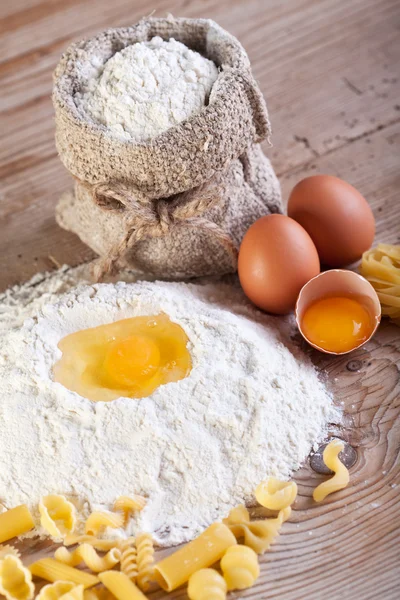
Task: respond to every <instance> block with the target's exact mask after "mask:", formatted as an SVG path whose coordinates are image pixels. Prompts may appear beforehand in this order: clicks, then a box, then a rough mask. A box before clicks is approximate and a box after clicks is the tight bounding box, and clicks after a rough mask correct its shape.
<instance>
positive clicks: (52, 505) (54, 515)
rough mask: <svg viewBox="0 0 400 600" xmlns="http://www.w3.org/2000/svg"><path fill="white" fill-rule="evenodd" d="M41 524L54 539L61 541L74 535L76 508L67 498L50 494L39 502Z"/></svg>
mask: <svg viewBox="0 0 400 600" xmlns="http://www.w3.org/2000/svg"><path fill="white" fill-rule="evenodd" d="M39 512H40V523H41V525H42V527H43V529H45V530H46V531H47V533H49V534H50V535H51V536H52V537H54V538H56V539H60V538H62V537H64V536H65V535H66V534H68V533H72V532H73V531H74V529H75V525H76V508H75V506H74V505H73V504H72V503H71V502H69V501H68V500H67V499H66V497H65V496H61V495H57V494H50V495H49V496H43V498H42V499H41V500H40V502H39Z"/></svg>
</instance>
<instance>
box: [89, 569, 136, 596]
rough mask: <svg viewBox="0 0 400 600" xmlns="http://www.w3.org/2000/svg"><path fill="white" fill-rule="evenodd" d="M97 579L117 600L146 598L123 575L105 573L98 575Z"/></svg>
mask: <svg viewBox="0 0 400 600" xmlns="http://www.w3.org/2000/svg"><path fill="white" fill-rule="evenodd" d="M99 578H100V581H101V582H102V583H103V584H104V585H105V586H106V588H107V589H108V590H110V592H111V593H112V594H113V595H114V596H115V597H116V598H117V600H146V596H145V595H144V594H143V593H142V592H141V591H140V590H139V588H137V587H136V585H135V584H134V583H133V581H131V580H130V579H129V577H127V576H126V575H125V573H119V572H118V571H105V572H104V573H100V575H99Z"/></svg>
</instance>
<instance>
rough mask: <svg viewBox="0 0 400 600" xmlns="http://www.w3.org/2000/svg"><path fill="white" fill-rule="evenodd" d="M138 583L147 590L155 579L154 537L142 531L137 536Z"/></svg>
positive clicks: (142, 588)
mask: <svg viewBox="0 0 400 600" xmlns="http://www.w3.org/2000/svg"><path fill="white" fill-rule="evenodd" d="M136 551H137V568H138V575H137V579H136V583H137V585H138V586H139V587H140V589H141V590H143V591H144V592H146V591H147V590H148V589H149V588H150V583H151V581H152V580H153V579H154V546H153V538H152V537H151V535H150V534H149V533H140V534H139V535H138V536H136Z"/></svg>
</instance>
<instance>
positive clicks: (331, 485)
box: [313, 440, 350, 502]
mask: <svg viewBox="0 0 400 600" xmlns="http://www.w3.org/2000/svg"><path fill="white" fill-rule="evenodd" d="M343 448H344V443H343V442H342V441H341V440H332V441H331V442H329V444H328V445H327V446H326V448H325V450H324V453H323V455H322V456H323V459H324V463H325V464H326V466H327V467H328V468H329V469H331V471H333V472H334V476H333V477H331V479H328V480H327V481H324V482H323V483H320V485H318V486H317V487H316V488H315V490H314V493H313V498H314V500H315V502H322V500H324V499H325V498H326V497H327V496H328V495H329V494H332V493H333V492H337V491H338V490H342V489H343V488H345V487H346V486H347V484H348V483H349V480H350V476H349V471H348V469H347V468H346V467H345V466H344V464H343V463H342V462H341V461H340V459H339V454H340V452H342V450H343Z"/></svg>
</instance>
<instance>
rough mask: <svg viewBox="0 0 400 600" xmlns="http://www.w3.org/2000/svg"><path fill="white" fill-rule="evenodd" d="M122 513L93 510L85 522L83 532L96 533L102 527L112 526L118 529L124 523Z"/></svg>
mask: <svg viewBox="0 0 400 600" xmlns="http://www.w3.org/2000/svg"><path fill="white" fill-rule="evenodd" d="M124 520H125V518H124V515H122V514H121V513H112V512H94V513H92V514H91V515H90V516H89V517H88V519H87V521H86V523H85V533H86V534H88V535H97V534H98V533H99V532H100V531H101V530H102V529H105V528H106V527H112V528H113V529H119V528H120V527H122V526H123V524H124Z"/></svg>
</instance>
